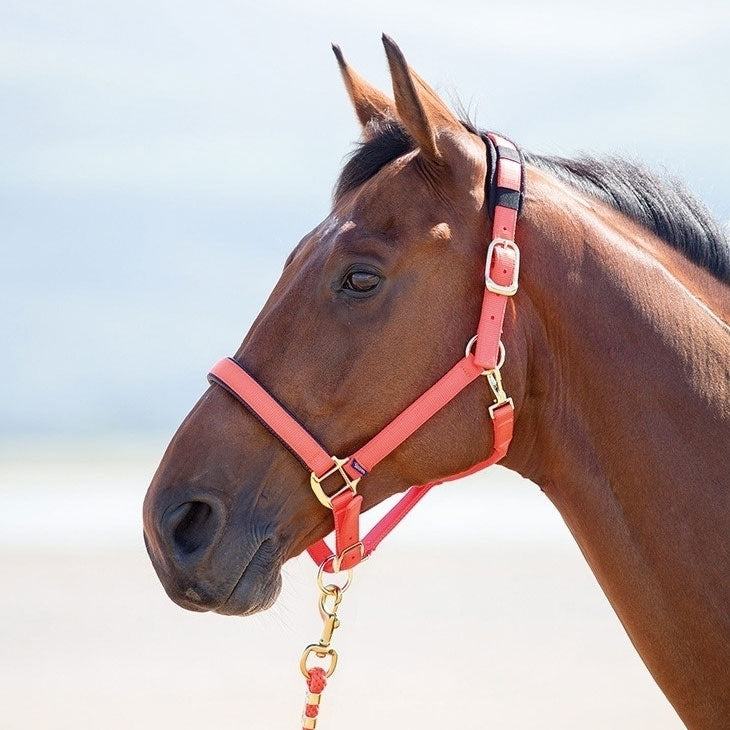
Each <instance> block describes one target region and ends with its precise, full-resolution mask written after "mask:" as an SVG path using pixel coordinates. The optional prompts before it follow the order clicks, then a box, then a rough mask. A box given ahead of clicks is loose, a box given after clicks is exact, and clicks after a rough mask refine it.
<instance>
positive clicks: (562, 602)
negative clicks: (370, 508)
mask: <svg viewBox="0 0 730 730" xmlns="http://www.w3.org/2000/svg"><path fill="white" fill-rule="evenodd" d="M112 446H113V448H112ZM161 446H162V440H161V441H160V442H159V443H154V444H146V445H144V446H143V447H140V446H139V445H133V446H130V445H128V444H127V445H120V444H116V445H111V446H110V445H108V444H107V445H103V446H100V445H94V446H93V448H92V447H89V446H88V445H86V446H84V447H79V446H72V447H69V446H68V445H66V446H57V447H55V448H54V449H39V448H37V447H32V448H31V447H27V446H26V447H14V448H13V449H7V450H5V452H4V453H3V454H2V455H1V458H0V467H1V470H0V475H1V477H0V479H1V481H0V489H1V492H0V494H1V496H2V500H3V510H2V515H1V516H0V547H2V556H1V558H0V566H1V568H0V569H1V572H2V586H3V588H2V595H1V596H0V645H1V646H2V650H1V654H0V707H1V708H2V709H1V710H0V713H1V716H2V721H1V722H0V725H1V726H2V728H4V730H21V729H22V730H26V729H27V728H39V729H40V728H44V729H45V728H49V729H50V728H54V729H58V730H66V729H68V730H71V729H72V728H73V729H74V730H79V729H81V728H84V729H86V728H89V729H94V730H96V729H99V730H101V729H105V730H116V729H117V728H119V729H120V730H121V729H124V730H129V729H130V728H155V729H156V730H161V729H163V728H170V729H171V730H172V729H174V730H182V729H184V728H191V729H192V728H203V727H204V728H219V729H220V730H227V729H229V728H230V729H231V730H233V729H234V728H235V729H236V730H238V729H240V728H272V729H278V728H296V727H299V725H298V724H297V723H298V719H299V714H300V712H301V705H302V699H303V693H304V685H303V679H302V677H301V675H300V674H299V670H298V668H297V664H298V660H299V655H300V652H301V650H302V649H303V647H304V646H305V645H306V644H307V643H309V642H310V641H315V640H316V639H317V638H318V637H319V630H320V622H319V618H318V615H317V611H316V592H315V587H314V568H313V566H312V565H311V564H310V562H309V561H308V559H304V558H300V559H298V560H295V561H292V562H291V563H289V564H288V565H287V566H286V567H285V587H284V591H283V593H282V596H281V598H280V599H279V601H278V602H277V604H276V606H275V607H274V608H273V609H272V610H271V611H269V612H268V613H267V614H264V615H261V616H255V617H252V618H248V619H237V618H225V617H219V616H213V615H199V614H193V613H189V612H186V611H183V610H182V609H180V608H177V607H176V606H175V605H174V604H172V603H171V602H170V601H169V599H167V597H166V596H165V594H164V592H163V590H162V588H161V586H160V585H159V583H158V582H157V579H156V577H155V575H154V573H153V570H152V568H151V566H150V564H149V562H148V560H147V557H146V554H145V552H144V547H143V544H142V539H141V525H140V508H141V500H142V497H143V494H144V491H145V489H146V485H147V482H148V480H149V478H150V476H151V474H152V471H153V470H154V467H155V465H156V461H157V459H158V457H159V455H160V453H161V452H160V450H159V449H160V448H161ZM457 519H458V520H459V521H460V527H461V530H460V531H459V532H457V530H455V529H454V528H453V524H455V520H457ZM475 545H479V554H480V556H483V557H480V558H478V559H477V558H475V557H473V556H474V554H475V552H476V551H475V550H474V549H473V547H474V546H475ZM340 615H341V619H342V627H341V629H340V630H339V631H338V632H337V634H336V642H335V645H336V648H337V649H338V650H339V652H340V665H339V667H338V670H337V673H336V674H335V675H334V677H333V678H332V680H331V684H330V686H329V687H328V689H327V691H326V693H325V695H324V697H323V710H322V719H321V722H320V727H321V728H322V729H323V730H327V729H328V728H349V729H351V730H360V729H362V730H365V729H366V728H367V730H372V728H374V727H377V728H411V727H412V728H419V730H425V729H426V728H434V729H436V728H443V727H459V728H464V729H469V728H474V729H477V728H487V727H499V728H561V729H562V730H567V729H568V728H576V729H578V728H581V729H583V728H592V729H595V730H599V729H601V728H606V729H609V728H641V729H647V728H667V729H670V730H671V729H672V728H681V727H683V726H682V724H681V723H680V722H679V720H678V719H677V717H676V715H675V714H674V712H673V710H672V709H671V707H670V706H669V704H668V703H667V701H666V699H665V698H664V697H663V695H662V694H661V692H660V691H659V690H658V689H657V687H656V685H655V684H654V682H653V680H652V679H651V677H650V675H649V673H648V672H647V670H646V669H645V668H644V666H643V664H642V663H641V660H640V659H639V658H638V656H637V655H636V653H635V651H634V650H633V648H632V646H631V644H630V642H629V640H628V639H627V637H626V635H625V634H624V632H623V629H622V628H621V626H620V624H619V622H618V620H617V618H616V617H615V615H614V613H613V611H612V610H611V608H610V606H609V605H608V602H607V601H606V599H605V598H604V596H603V594H602V593H601V592H600V589H599V588H598V586H597V584H596V583H595V580H594V579H593V577H592V575H591V574H590V572H589V570H588V568H587V567H586V565H585V563H584V561H583V559H582V557H581V555H580V552H579V551H578V548H577V547H576V546H575V545H574V544H573V542H572V538H571V537H570V536H569V534H568V533H567V529H566V528H565V527H564V526H563V524H562V522H561V521H560V518H559V517H558V516H557V514H556V513H555V511H554V510H553V508H552V507H551V506H550V505H549V503H548V502H547V500H546V499H545V498H544V497H543V496H542V494H541V493H540V492H539V490H538V489H536V488H535V487H534V486H533V485H531V484H529V483H527V482H524V481H523V480H521V479H519V478H517V477H515V476H514V475H511V474H510V473H509V472H507V471H505V470H502V469H495V470H492V471H491V472H490V474H489V476H488V477H480V478H472V479H469V480H465V481H464V482H463V483H460V484H455V485H449V486H446V487H443V488H442V489H441V491H439V492H438V493H432V494H431V495H429V499H428V500H425V501H424V503H422V505H420V506H419V509H418V510H416V511H415V512H414V513H413V515H412V516H411V517H409V519H408V520H407V522H406V523H404V525H403V526H402V527H401V528H400V530H399V531H398V533H397V534H395V535H394V536H393V537H392V539H391V540H390V541H389V542H387V543H385V544H384V545H383V546H382V547H381V549H380V550H379V552H378V553H377V554H376V555H375V557H373V558H372V559H371V560H370V561H368V562H367V563H366V564H365V565H363V566H362V567H361V569H359V570H358V571H357V575H356V580H355V583H354V585H353V587H352V588H351V589H350V591H349V592H348V594H347V596H346V598H345V601H344V602H343V604H342V607H341V613H340Z"/></svg>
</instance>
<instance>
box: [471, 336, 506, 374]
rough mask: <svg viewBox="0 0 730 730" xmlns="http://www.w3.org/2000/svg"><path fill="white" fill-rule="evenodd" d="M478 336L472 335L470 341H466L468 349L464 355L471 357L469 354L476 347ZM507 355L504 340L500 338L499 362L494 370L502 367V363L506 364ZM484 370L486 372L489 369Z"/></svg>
mask: <svg viewBox="0 0 730 730" xmlns="http://www.w3.org/2000/svg"><path fill="white" fill-rule="evenodd" d="M477 337H479V335H474V337H472V338H471V339H470V340H469V342H467V343H466V350H465V351H464V357H469V355H471V351H472V350H473V349H474V345H475V344H476V341H477ZM506 356H507V352H506V351H505V349H504V343H503V342H502V340H500V341H499V358H498V361H497V364H496V365H495V366H494V370H501V369H502V365H504V359H505V357H506ZM484 372H485V373H486V372H487V371H486V370H485V371H484Z"/></svg>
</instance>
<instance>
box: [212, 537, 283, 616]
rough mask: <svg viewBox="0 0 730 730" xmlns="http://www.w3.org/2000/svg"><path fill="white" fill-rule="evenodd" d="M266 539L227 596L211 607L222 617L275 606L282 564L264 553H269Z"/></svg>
mask: <svg viewBox="0 0 730 730" xmlns="http://www.w3.org/2000/svg"><path fill="white" fill-rule="evenodd" d="M268 542H269V541H268V540H264V541H263V542H262V543H261V545H260V546H259V547H258V549H257V550H256V552H255V553H254V554H253V556H252V557H251V560H250V561H249V563H248V565H246V567H245V568H244V569H243V571H242V572H241V574H240V576H239V577H238V580H237V581H236V582H235V584H234V585H233V588H232V589H231V591H230V592H229V594H228V597H227V598H226V599H225V600H224V601H223V602H222V603H221V604H220V605H219V606H217V607H216V608H213V609H211V610H213V611H214V612H215V613H218V614H221V615H223V616H250V615H252V614H254V613H259V612H260V611H266V610H267V609H269V608H271V606H273V605H274V603H275V602H276V599H277V598H278V597H279V593H280V592H281V564H280V562H279V561H278V560H276V561H274V562H272V561H271V559H270V555H267V553H270V552H271V548H270V547H268V545H267V543H268Z"/></svg>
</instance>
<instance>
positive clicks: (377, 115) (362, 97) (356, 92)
mask: <svg viewBox="0 0 730 730" xmlns="http://www.w3.org/2000/svg"><path fill="white" fill-rule="evenodd" d="M332 51H333V52H334V54H335V58H336V59H337V63H338V65H339V67H340V73H341V74H342V80H343V81H344V82H345V88H346V89H347V93H348V94H349V96H350V100H351V101H352V105H353V106H354V107H355V114H357V118H358V119H359V120H360V124H362V126H363V130H365V132H367V125H368V124H369V123H370V122H372V121H378V120H382V119H394V118H395V116H396V112H395V104H394V102H393V100H392V99H391V98H390V97H388V96H386V95H385V94H384V93H383V92H382V91H380V90H378V89H376V88H375V87H374V86H372V85H371V84H369V83H368V82H367V81H365V79H364V78H363V77H362V76H360V74H359V73H357V71H354V70H353V69H352V68H351V67H350V66H349V64H348V63H347V61H345V57H344V56H343V55H342V51H341V50H340V47H339V46H338V45H336V44H335V43H333V44H332Z"/></svg>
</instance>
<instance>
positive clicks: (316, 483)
mask: <svg viewBox="0 0 730 730" xmlns="http://www.w3.org/2000/svg"><path fill="white" fill-rule="evenodd" d="M330 458H331V459H332V461H333V462H334V466H333V467H332V468H331V469H330V470H329V471H326V472H325V473H324V474H322V476H321V477H318V476H317V475H316V474H315V473H314V472H312V473H311V474H310V475H309V484H310V486H311V487H312V491H313V492H314V496H315V497H316V498H317V499H318V500H319V501H320V502H321V503H322V504H323V505H324V506H325V507H327V508H328V509H332V500H333V499H334V498H335V497H339V495H340V494H343V493H344V492H346V491H348V490H350V491H351V492H352V493H353V494H357V485H358V484H359V482H360V477H358V478H357V479H350V477H349V476H348V474H347V472H346V471H345V470H344V469H343V468H342V467H344V466H345V464H347V462H348V461H349V459H338V458H337V457H336V456H331V457H330ZM337 472H339V474H340V476H341V477H342V479H343V480H344V482H345V485H344V486H343V487H341V488H340V489H338V490H337V491H336V492H335V493H334V494H333V495H331V496H328V495H327V494H325V493H324V490H323V489H322V482H323V481H324V480H325V479H327V477H331V476H332V475H333V474H336V473H337Z"/></svg>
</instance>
